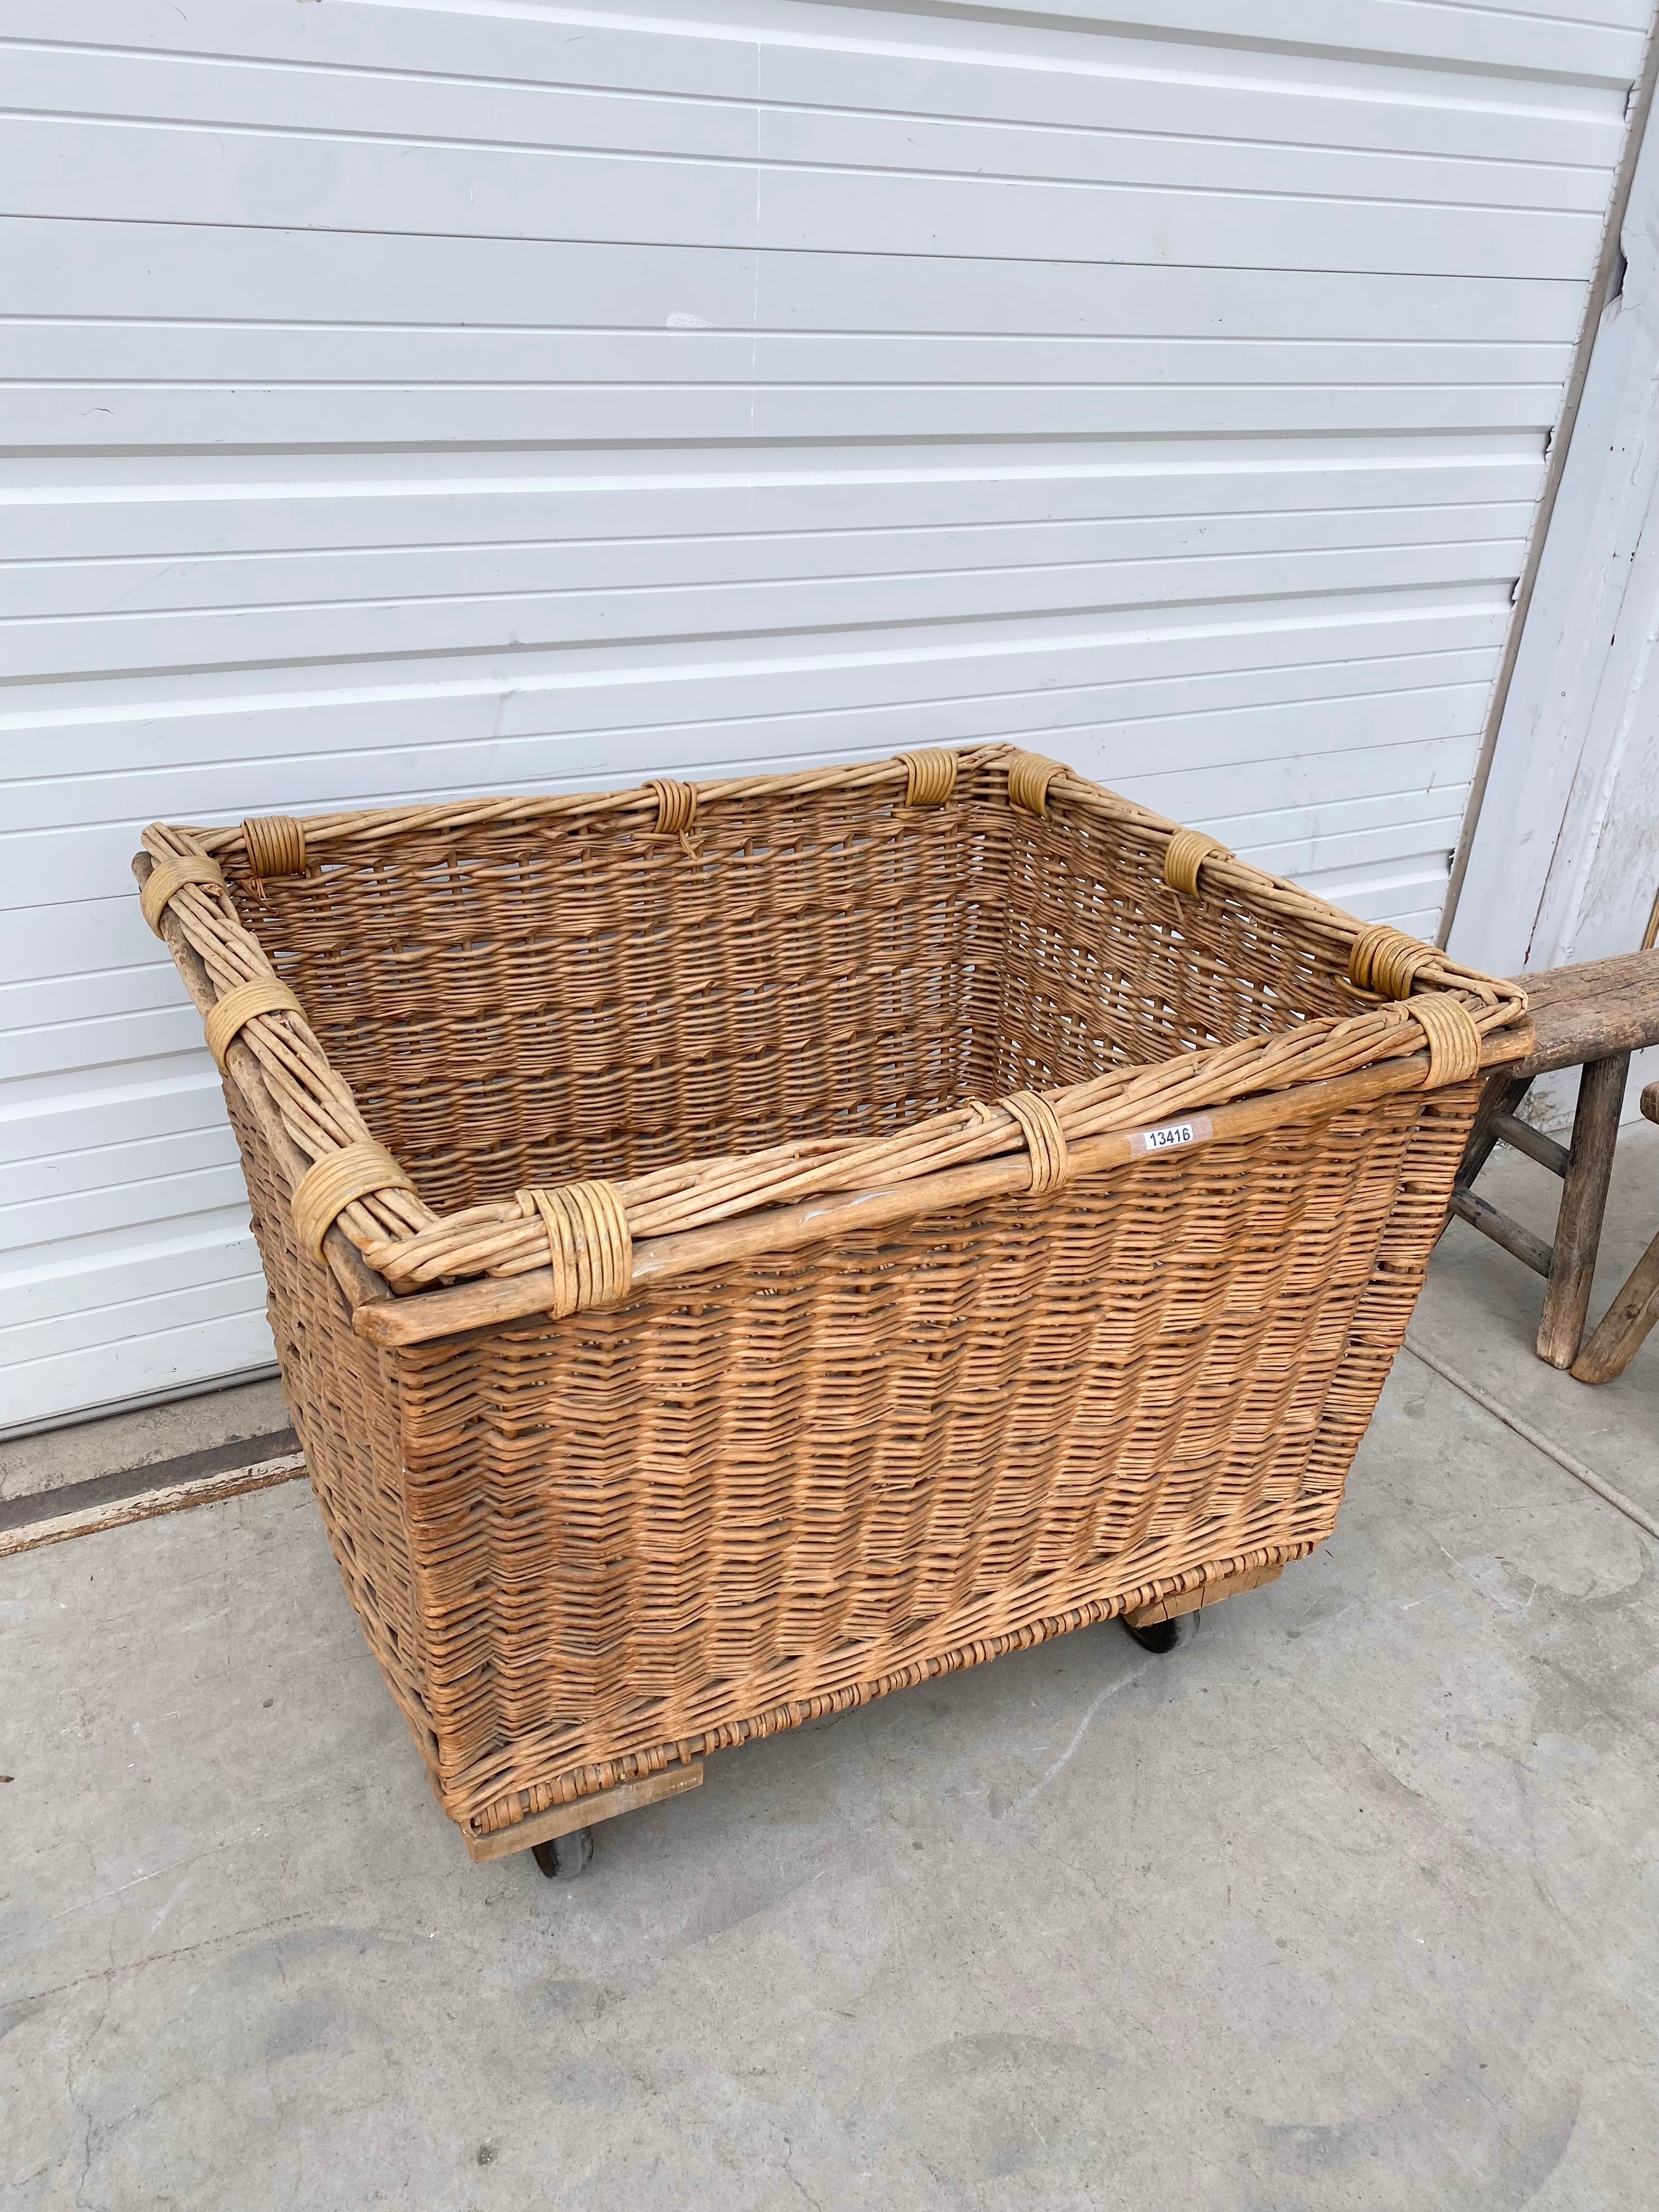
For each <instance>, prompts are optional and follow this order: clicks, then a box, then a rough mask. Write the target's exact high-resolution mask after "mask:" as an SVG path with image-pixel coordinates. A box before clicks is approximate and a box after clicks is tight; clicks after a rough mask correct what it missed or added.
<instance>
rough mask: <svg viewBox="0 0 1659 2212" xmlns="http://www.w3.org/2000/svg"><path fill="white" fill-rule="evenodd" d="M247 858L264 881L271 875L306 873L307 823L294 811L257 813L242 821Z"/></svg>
mask: <svg viewBox="0 0 1659 2212" xmlns="http://www.w3.org/2000/svg"><path fill="white" fill-rule="evenodd" d="M242 842H243V844H244V845H245V847H246V849H247V861H248V866H249V867H250V868H252V871H253V872H254V874H255V875H256V876H257V877H258V878H259V880H260V881H261V882H262V883H263V882H264V880H265V878H267V877H269V876H302V875H303V874H304V873H305V872H306V833H305V824H304V823H302V822H297V821H295V818H294V817H293V816H292V815H291V814H255V815H251V816H250V817H249V818H248V819H247V820H246V822H244V823H243V824H242Z"/></svg>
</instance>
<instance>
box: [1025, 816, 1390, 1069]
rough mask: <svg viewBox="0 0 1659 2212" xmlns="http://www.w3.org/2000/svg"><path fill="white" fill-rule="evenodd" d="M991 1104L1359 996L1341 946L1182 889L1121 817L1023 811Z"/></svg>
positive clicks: (1351, 1004) (1263, 913)
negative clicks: (1009, 1094)
mask: <svg viewBox="0 0 1659 2212" xmlns="http://www.w3.org/2000/svg"><path fill="white" fill-rule="evenodd" d="M1006 870H1007V893H1006V908H1005V917H1004V932H1003V942H1002V945H1001V949H1000V956H999V957H1000V984H1001V989H1000V1006H999V1022H998V1029H997V1036H996V1042H995V1053H994V1072H993V1073H990V1075H989V1076H988V1078H987V1082H988V1086H989V1095H991V1096H998V1095H1000V1094H1001V1093H1003V1092H1006V1091H1012V1090H1018V1089H1027V1090H1036V1091H1042V1090H1049V1089H1054V1088H1058V1087H1059V1086H1060V1085H1065V1084H1072V1083H1086V1082H1088V1081H1089V1080H1091V1079H1092V1078H1093V1077H1095V1076H1097V1075H1101V1074H1103V1073H1106V1071H1107V1070H1108V1069H1109V1068H1111V1067H1114V1066H1125V1065H1133V1066H1145V1065H1147V1064H1150V1063H1152V1062H1155V1061H1158V1060H1167V1059H1169V1058H1170V1057H1171V1056H1172V1055H1173V1054H1176V1053H1178V1052H1181V1051H1182V1050H1183V1049H1186V1050H1190V1049H1192V1048H1201V1047H1203V1046H1206V1045H1212V1044H1221V1043H1228V1042H1233V1041H1235V1040H1237V1039H1239V1038H1243V1037H1252V1036H1262V1035H1264V1034H1266V1033H1267V1032H1268V1031H1270V1030H1284V1029H1287V1028H1289V1027H1290V1026H1291V1024H1293V1023H1294V1022H1296V1021H1297V1020H1306V1019H1316V1020H1317V1019H1323V1018H1328V1017H1333V1016H1339V1015H1344V1014H1351V1013H1353V1012H1356V1011H1357V1010H1358V1006H1359V1005H1360V1003H1361V1001H1360V1000H1358V998H1357V997H1356V995H1355V994H1354V992H1353V990H1352V987H1351V986H1350V984H1349V983H1348V981H1347V978H1346V975H1345V974H1344V972H1343V970H1342V969H1341V966H1340V962H1339V961H1338V960H1337V959H1336V958H1335V957H1334V954H1333V950H1332V945H1331V943H1330V942H1329V941H1328V940H1327V939H1321V938H1320V937H1319V936H1318V935H1316V933H1311V932H1309V931H1306V930H1304V929H1300V928H1298V927H1297V925H1296V924H1295V922H1294V921H1290V920H1287V919H1285V918H1282V917H1280V916H1278V915H1273V914H1272V913H1270V912H1268V911H1267V909H1266V908H1261V907H1258V906H1255V905H1253V904H1250V903H1248V902H1241V901H1239V900H1237V899H1234V898H1231V897H1228V896H1223V895H1220V894H1218V893H1215V892H1213V891H1211V892H1208V893H1207V894H1206V896H1205V897H1204V898H1202V899H1194V898H1191V897H1182V896H1177V895H1176V893H1175V892H1174V891H1172V890H1170V888H1169V886H1168V884H1165V883H1164V879H1163V878H1162V876H1161V875H1160V874H1159V873H1158V870H1157V868H1156V866H1154V864H1153V862H1152V858H1151V856H1150V855H1149V854H1148V852H1147V850H1146V846H1145V844H1144V843H1143V842H1141V841H1140V840H1139V839H1137V838H1135V837H1133V836H1129V835H1128V834H1127V832H1126V830H1125V829H1124V828H1123V827H1122V825H1121V824H1115V823H1113V822H1111V821H1110V820H1109V818H1104V817H1099V816H1094V815H1085V814H1084V813H1082V812H1081V811H1079V810H1076V809H1073V808H1070V807H1062V808H1061V809H1060V811H1058V812H1056V813H1055V814H1054V815H1052V816H1049V817H1043V818H1042V819H1039V818H1038V817H1036V816H1033V815H1029V814H1018V813H1017V814H1014V815H1013V816H1012V818H1011V823H1010V828H1009V833H1008V845H1007V855H1006Z"/></svg>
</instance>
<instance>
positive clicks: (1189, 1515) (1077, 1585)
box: [399, 1085, 1476, 1826]
mask: <svg viewBox="0 0 1659 2212" xmlns="http://www.w3.org/2000/svg"><path fill="white" fill-rule="evenodd" d="M1475 1090H1476V1086H1474V1085H1466V1086H1463V1091H1464V1092H1465V1094H1466V1095H1465V1096H1464V1097H1462V1099H1461V1100H1454V1099H1453V1098H1452V1097H1450V1095H1449V1094H1442V1097H1441V1099H1440V1100H1439V1101H1437V1102H1436V1103H1435V1106H1434V1109H1433V1115H1432V1118H1431V1121H1430V1122H1429V1124H1428V1126H1429V1127H1430V1130H1431V1134H1430V1136H1429V1138H1428V1139H1424V1138H1423V1137H1422V1136H1421V1135H1420V1134H1419V1132H1420V1130H1421V1129H1422V1128H1423V1127H1424V1126H1425V1110H1424V1103H1423V1101H1422V1098H1421V1097H1420V1095H1418V1094H1412V1095H1408V1096H1407V1097H1402V1098H1395V1099H1391V1100H1389V1101H1387V1102H1385V1103H1383V1104H1382V1105H1380V1106H1373V1107H1370V1108H1366V1109H1358V1110H1355V1111H1353V1112H1350V1113H1348V1114H1345V1115H1339V1116H1336V1117H1334V1118H1332V1119H1329V1120H1328V1121H1324V1122H1322V1123H1315V1124H1310V1125H1306V1126H1304V1127H1299V1128H1292V1129H1288V1130H1279V1131H1274V1132H1271V1133H1266V1134H1264V1135H1261V1136H1258V1137H1254V1138H1249V1139H1243V1140H1240V1141H1237V1142H1233V1143H1215V1144H1212V1145H1208V1146H1202V1147H1199V1148H1196V1149H1195V1150H1194V1151H1193V1152H1190V1153H1186V1154H1177V1155H1176V1156H1173V1157H1171V1158H1164V1159H1161V1160H1158V1161H1155V1162H1148V1163H1146V1165H1145V1166H1144V1167H1139V1168H1134V1169H1125V1170H1116V1171H1114V1172H1112V1173H1109V1174H1106V1175H1102V1176H1094V1177H1090V1178H1087V1179H1085V1181H1082V1182H1078V1183H1075V1184H1073V1185H1072V1186H1071V1187H1069V1188H1067V1189H1066V1190H1064V1191H1063V1192H1060V1193H1059V1194H1055V1195H1054V1197H1053V1198H1051V1199H1048V1200H1042V1201H1036V1202H1033V1201H1031V1200H1018V1199H1016V1200H1001V1201H998V1202H996V1203H994V1204H991V1205H987V1206H981V1207H975V1208H974V1209H972V1210H965V1209H964V1210H963V1211H962V1212H958V1213H954V1214H951V1215H948V1216H942V1217H939V1218H934V1219H933V1220H930V1221H927V1222H925V1223H918V1224H914V1225H906V1226H905V1228H904V1229H903V1230H902V1231H895V1232H893V1233H891V1234H890V1235H884V1234H883V1233H881V1232H872V1233H870V1234H868V1235H866V1236H864V1237H850V1238H848V1239H847V1240H845V1241H844V1242H843V1243H840V1244H838V1245H836V1247H834V1248H833V1249H831V1248H829V1247H819V1248H816V1249H812V1250H810V1251H806V1252H802V1253H794V1254H778V1255H770V1256H769V1258H767V1259H766V1260H763V1261H755V1262H751V1263H749V1264H746V1265H744V1266H741V1267H730V1268H724V1269H720V1270H714V1271H710V1273H708V1275H706V1276H703V1277H700V1278H697V1279H694V1280H692V1281H690V1282H688V1283H683V1284H678V1285H665V1286H664V1287H663V1288H662V1289H660V1290H659V1291H653V1292H651V1293H648V1294H647V1295H645V1296H642V1297H639V1298H636V1299H635V1300H633V1301H631V1302H630V1303H629V1305H627V1306H626V1307H623V1308H622V1309H620V1310H617V1311H616V1312H613V1313H610V1314H588V1315H585V1316H579V1317H574V1318H573V1319H572V1320H571V1321H568V1322H562V1323H557V1324H553V1323H548V1322H537V1321H532V1322H521V1323H514V1324H512V1325H510V1326H508V1327H506V1328H501V1329H500V1330H497V1331H494V1332H489V1333H484V1332H480V1333H478V1334H476V1335H474V1336H472V1337H471V1338H468V1339H465V1340H453V1341H451V1342H449V1343H447V1344H440V1345H428V1346H416V1347H411V1348H410V1349H409V1350H407V1351H405V1352H403V1353H401V1354H400V1355H399V1362H400V1373H401V1376H402V1388H403V1393H404V1413H405V1445H406V1451H407V1455H408V1468H409V1476H408V1480H409V1492H408V1496H409V1510H410V1535H411V1542H412V1545H413V1547H414V1550H415V1553H416V1561H417V1565H418V1567H419V1570H420V1572H421V1576H422V1587H423V1589H425V1590H426V1591H427V1593H428V1602H429V1607H430V1611H429V1615H428V1620H429V1629H430V1644H429V1647H428V1650H429V1694H430V1702H431V1707H432V1711H433V1715H434V1719H435V1726H436V1728H437V1730H438V1734H439V1738H440V1771H441V1783H442V1785H443V1789H444V1793H445V1798H446V1802H447V1805H448V1806H449V1808H450V1809H451V1811H452V1812H453V1814H455V1815H456V1816H457V1817H458V1818H468V1819H471V1820H474V1821H476V1822H478V1823H480V1824H481V1825H484V1826H493V1825H500V1824H502V1823H504V1822H506V1821H508V1820H513V1819H517V1818H521V1817H523V1816H524V1814H526V1813H528V1812H530V1811H532V1810H536V1809H540V1808H541V1807H542V1806H544V1805H545V1804H547V1803H550V1802H556V1799H557V1798H558V1797H560V1796H575V1795H579V1794H581V1793H582V1792H584V1791H586V1790H589V1789H597V1788H601V1787H605V1786H608V1784H609V1783H610V1782H611V1781H614V1780H617V1779H620V1778H625V1777H626V1775H628V1774H629V1773H630V1772H634V1771H646V1770H648V1769H649V1767H651V1766H652V1765H660V1764H662V1763H664V1762H665V1760H666V1759H670V1758H672V1757H681V1756H693V1755H696V1753H697V1751H698V1750H700V1749H708V1748H714V1747H717V1746H718V1745H719V1744H720V1743H721V1742H730V1741H738V1740H740V1739H741V1738H742V1736H743V1735H745V1734H750V1733H754V1732H756V1730H757V1729H760V1730H762V1731H763V1730H764V1729H765V1728H768V1727H770V1726H775V1725H783V1724H787V1723H788V1722H790V1721H792V1720H798V1719H800V1718H804V1717H806V1716H807V1714H808V1713H810V1712H811V1711H822V1710H826V1709H827V1707H826V1705H825V1702H824V1701H825V1700H829V1701H830V1702H831V1703H834V1702H835V1701H836V1700H841V1701H843V1702H844V1701H847V1700H848V1699H859V1698H861V1697H863V1696H865V1695H868V1694H872V1686H877V1687H885V1686H892V1685H893V1684H894V1683H896V1682H897V1681H900V1680H917V1679H921V1677H922V1676H923V1675H925V1674H927V1673H930V1672H937V1671H939V1668H941V1667H942V1666H945V1665H957V1664H963V1663H969V1660H970V1659H971V1658H972V1657H975V1656H987V1654H988V1652H989V1651H990V1650H994V1649H1004V1648H1012V1645H1013V1644H1018V1643H1020V1642H1029V1641H1030V1640H1032V1639H1033V1638H1036V1637H1037V1636H1040V1635H1043V1634H1048V1633H1051V1632H1054V1628H1055V1626H1074V1625H1076V1624H1077V1623H1078V1622H1079V1621H1080V1620H1085V1619H1097V1618H1101V1617H1103V1615H1104V1614H1105V1613H1109V1612H1112V1611H1115V1610H1120V1609H1121V1607H1123V1606H1124V1605H1125V1604H1127V1603H1132V1602H1139V1601H1143V1596H1145V1595H1154V1594H1157V1593H1158V1591H1160V1590H1162V1589H1170V1588H1174V1587H1176V1586H1180V1585H1181V1584H1182V1578H1183V1577H1189V1578H1190V1577H1194V1576H1196V1575H1197V1574H1198V1573H1199V1572H1200V1571H1202V1570H1206V1569H1211V1570H1212V1569H1213V1568H1214V1567H1215V1566H1216V1565H1218V1563H1221V1562H1226V1561H1238V1562H1241V1563H1248V1564H1260V1563H1261V1562H1263V1561H1265V1560H1267V1559H1283V1558H1287V1557H1295V1556H1299V1555H1300V1554H1301V1553H1304V1552H1306V1551H1308V1550H1309V1549H1310V1548H1311V1547H1313V1546H1314V1545H1315V1544H1316V1543H1318V1542H1320V1541H1322V1540H1323V1538H1324V1537H1325V1536H1327V1535H1328V1534H1329V1532H1330V1529H1331V1528H1332V1526H1333V1524H1334V1518H1335V1515H1336V1510H1337V1507H1338V1504H1339V1503H1340V1495H1341V1486H1342V1479H1343V1476H1344V1475H1345V1474H1346V1468H1347V1465H1348V1462H1349V1461H1350V1460H1351V1459H1352V1453H1353V1449H1354V1448H1355V1446H1356V1445H1357V1443H1358V1438H1359V1436H1360V1435H1361V1434H1362V1433H1363V1431H1364V1425H1365V1423H1366V1421H1367V1420H1368V1419H1369V1418H1370V1412H1371V1410H1372V1407H1373V1406H1374V1405H1375V1402H1376V1395H1377V1392H1378V1391H1379V1390H1380V1389H1381V1387H1382V1383H1383V1377H1384V1376H1385V1374H1386V1372H1387V1365H1388V1360H1389V1358H1390V1357H1391V1356H1392V1353H1393V1351H1394V1350H1395V1348H1397V1346H1398V1342H1399V1338H1400V1335H1401V1334H1402V1333H1403V1330H1404V1327H1405V1322H1406V1319H1407V1316H1408V1314H1409V1311H1410V1302H1411V1298H1412V1297H1414V1295H1415V1285H1417V1284H1418V1283H1419V1282H1420V1280H1421V1273H1422V1265H1423V1263H1424V1262H1425V1261H1426V1256H1427V1250H1428V1248H1429V1246H1430V1245H1431V1243H1432V1241H1433V1233H1434V1231H1436V1230H1437V1227H1438V1222H1439V1218H1443V1209H1444V1204H1445V1194H1446V1190H1447V1189H1449V1184H1450V1180H1451V1175H1452V1173H1453V1171H1454V1170H1455V1164H1456V1152H1455V1135H1454V1133H1455V1130H1456V1129H1458V1128H1460V1127H1467V1123H1468V1117H1469V1115H1471V1114H1472V1112H1473V1110H1474V1092H1475ZM1402 1184H1403V1185H1405V1186H1406V1187H1407V1188H1405V1190H1404V1192H1403V1194H1402ZM1436 1194H1437V1195H1436ZM1436 1206H1438V1208H1439V1215H1438V1216H1437V1215H1436V1212H1435V1207H1436ZM1379 1270H1382V1271H1383V1279H1384V1287H1383V1290H1381V1291H1379V1290H1378V1288H1377V1283H1378V1274H1379ZM1138 1594H1139V1595H1138ZM963 1654H966V1655H968V1656H967V1657H965V1658H964V1656H963Z"/></svg>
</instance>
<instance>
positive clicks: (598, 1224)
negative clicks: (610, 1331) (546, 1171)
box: [516, 1182, 634, 1320]
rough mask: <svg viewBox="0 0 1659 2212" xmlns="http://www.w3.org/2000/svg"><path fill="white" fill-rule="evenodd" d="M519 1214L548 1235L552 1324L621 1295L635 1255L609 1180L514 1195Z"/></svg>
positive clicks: (619, 1202) (619, 1197) (618, 1199)
mask: <svg viewBox="0 0 1659 2212" xmlns="http://www.w3.org/2000/svg"><path fill="white" fill-rule="evenodd" d="M516 1195H517V1198H518V1201H519V1206H520V1210H521V1211H522V1212H524V1213H526V1214H527V1215H532V1216H535V1217H537V1218H539V1219H540V1221H541V1223H542V1225H543V1227H544V1229H545V1230H546V1231H547V1248H548V1266H549V1267H550V1269H551V1271H552V1274H553V1293H552V1297H551V1298H550V1301H549V1304H548V1311H549V1312H550V1314H551V1315H552V1316H553V1317H554V1319H555V1320H558V1319H560V1318H561V1317H562V1316H564V1315H566V1314H573V1313H581V1312H584V1311H586V1310H588V1309H589V1308H591V1307H595V1306H613V1305H615V1304H617V1301H618V1300H619V1299H620V1298H621V1297H623V1296H624V1295H625V1293H626V1291H627V1290H628V1283H629V1268H630V1266H631V1264H632V1261H633V1257H634V1243H633V1239H632V1238H631V1237H629V1233H628V1216H627V1213H626V1212H625V1211H624V1209H623V1201H622V1194H621V1193H620V1192H619V1191H618V1190H617V1186H616V1185H615V1183H611V1182H569V1183H563V1184H561V1185H559V1186H558V1187H557V1188H555V1189H552V1190H545V1189H543V1188H539V1187H537V1188H532V1189H530V1190H521V1191H520V1192H518V1193H517V1194H516Z"/></svg>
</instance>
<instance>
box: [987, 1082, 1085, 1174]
mask: <svg viewBox="0 0 1659 2212" xmlns="http://www.w3.org/2000/svg"><path fill="white" fill-rule="evenodd" d="M1002 1103H1003V1105H1004V1106H1005V1107H1006V1109H1007V1110H1008V1112H1009V1113H1010V1114H1012V1115H1013V1117H1014V1119H1015V1121H1018V1124H1019V1126H1020V1128H1021V1130H1022V1131H1023V1132H1024V1137H1025V1149H1026V1151H1027V1152H1029V1153H1030V1156H1031V1193H1032V1195H1033V1196H1034V1197H1036V1196H1040V1195H1041V1194H1042V1192H1044V1191H1048V1190H1058V1189H1059V1188H1060V1185H1061V1183H1063V1182H1065V1181H1066V1177H1067V1176H1068V1175H1069V1174H1070V1173H1071V1166H1070V1162H1069V1159H1068V1157H1067V1154H1066V1133H1065V1131H1064V1130H1063V1129H1062V1128H1061V1127H1060V1121H1059V1118H1058V1116H1057V1115H1055V1113H1054V1108H1053V1107H1052V1106H1051V1105H1050V1104H1049V1103H1048V1100H1047V1099H1046V1098H1042V1097H1038V1096H1037V1094H1036V1091H1010V1092H1009V1093H1008V1096H1007V1097H1006V1098H1005V1099H1004V1100H1003V1101H1002Z"/></svg>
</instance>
